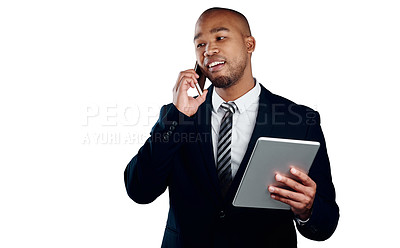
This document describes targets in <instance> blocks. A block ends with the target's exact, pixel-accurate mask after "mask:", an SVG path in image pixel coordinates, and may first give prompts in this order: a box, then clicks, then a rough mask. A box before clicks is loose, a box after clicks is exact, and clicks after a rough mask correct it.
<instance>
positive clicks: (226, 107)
mask: <svg viewBox="0 0 400 248" xmlns="http://www.w3.org/2000/svg"><path fill="white" fill-rule="evenodd" d="M221 107H222V108H223V109H224V110H225V111H229V112H231V113H232V114H234V113H235V110H236V104H235V103H234V102H223V103H222V104H221Z"/></svg>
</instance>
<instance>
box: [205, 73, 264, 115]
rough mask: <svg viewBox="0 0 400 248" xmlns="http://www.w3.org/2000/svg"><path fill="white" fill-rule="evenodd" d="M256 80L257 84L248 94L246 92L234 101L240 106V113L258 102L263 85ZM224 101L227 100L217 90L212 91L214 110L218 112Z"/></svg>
mask: <svg viewBox="0 0 400 248" xmlns="http://www.w3.org/2000/svg"><path fill="white" fill-rule="evenodd" d="M254 81H255V82H256V85H255V86H254V87H253V88H252V89H251V90H250V91H248V92H247V93H246V94H244V95H243V96H241V97H239V98H238V99H236V100H235V101H234V102H235V104H236V106H237V108H238V111H239V114H240V113H243V112H245V111H246V109H247V108H248V107H249V106H250V105H252V104H253V103H255V102H258V99H259V96H260V93H261V86H260V84H259V83H258V81H257V80H256V79H255V78H254ZM223 102H225V101H224V100H223V99H222V98H221V97H220V96H219V95H218V93H217V92H216V91H215V90H213V93H212V105H213V111H214V112H218V109H219V107H220V106H221V104H222V103H223Z"/></svg>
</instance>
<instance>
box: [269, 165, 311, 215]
mask: <svg viewBox="0 0 400 248" xmlns="http://www.w3.org/2000/svg"><path fill="white" fill-rule="evenodd" d="M290 173H291V174H292V175H294V176H295V177H296V178H298V180H299V182H296V181H295V180H293V179H291V178H289V177H285V176H283V175H281V174H276V176H275V179H276V181H278V182H280V183H282V184H284V185H286V186H288V187H290V188H291V189H293V190H294V191H291V190H286V189H283V188H279V187H276V186H269V187H268V190H269V192H271V197H272V198H273V199H275V200H277V201H281V202H283V203H286V204H288V205H290V206H291V209H292V212H293V213H294V214H295V215H297V216H298V217H299V218H300V219H301V220H307V219H308V218H310V216H311V209H312V206H313V203H314V199H315V192H316V191H317V184H316V183H315V182H314V181H313V180H312V179H311V178H310V177H309V176H308V175H307V174H306V173H304V172H302V171H300V170H298V169H296V168H294V167H292V168H291V169H290Z"/></svg>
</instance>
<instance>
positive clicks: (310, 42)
mask: <svg viewBox="0 0 400 248" xmlns="http://www.w3.org/2000/svg"><path fill="white" fill-rule="evenodd" d="M214 6H222V7H230V8H233V9H236V10H239V11H241V12H242V13H243V14H245V15H246V16H247V17H248V19H249V22H250V25H251V28H252V32H253V35H254V37H255V38H256V41H257V46H256V50H255V53H254V55H253V61H252V62H253V74H254V76H255V77H256V78H257V79H258V80H259V81H260V82H262V83H263V85H264V86H265V87H267V88H268V89H269V90H271V91H272V92H274V93H276V94H279V95H282V96H285V97H287V98H289V99H291V100H293V101H295V102H297V103H301V104H304V105H308V106H310V107H312V108H314V109H316V110H318V111H319V112H320V114H321V118H322V128H323V130H324V133H325V137H326V141H327V146H328V152H329V155H330V159H331V166H332V175H333V180H334V183H335V186H336V189H337V202H338V204H339V206H340V209H341V211H340V213H341V218H340V221H339V226H338V228H337V231H336V232H335V234H334V235H333V236H332V237H331V238H330V239H329V240H328V241H325V242H322V243H318V242H314V241H309V240H306V239H305V238H303V237H301V236H300V237H299V240H298V244H299V247H339V246H343V245H345V246H346V247H356V246H357V247H365V246H373V247H378V246H380V247H394V246H395V244H396V243H398V241H397V239H398V223H399V221H400V218H399V214H398V209H397V208H398V204H397V203H398V199H397V198H398V192H397V189H398V188H399V187H398V174H399V172H400V171H399V160H398V147H399V146H398V144H397V142H398V140H399V138H400V137H399V131H398V126H399V117H398V113H399V110H398V109H399V104H398V99H396V97H397V94H398V93H397V91H396V90H395V86H396V85H398V84H399V83H400V73H399V69H400V46H399V44H400V32H399V30H400V29H399V26H400V25H399V23H400V15H399V12H400V8H399V6H398V3H397V2H396V1H384V0H381V1H351V0H346V1H342V0H336V1H329V2H327V1H239V3H235V2H234V1H196V2H195V1H193V2H189V1H180V2H178V1H141V2H140V3H138V2H134V1H118V0H114V1H89V0H79V1H74V0H70V1H43V0H41V1H18V0H15V1H2V2H1V3H0V83H1V90H0V108H1V113H0V115H1V122H0V123H1V129H0V138H1V143H0V144H1V156H0V159H1V161H0V166H1V167H0V168H1V169H0V170H1V171H0V202H1V203H0V235H1V236H0V247H159V246H160V244H161V240H162V235H163V230H164V227H165V222H166V217H167V211H168V196H167V194H164V195H162V196H161V197H159V198H158V199H157V200H156V201H155V202H153V203H152V204H149V205H143V206H142V205H138V204H136V203H134V202H133V201H131V200H130V199H129V197H128V196H127V195H126V193H125V188H124V183H123V171H124V169H125V166H126V164H127V163H128V162H129V160H130V159H131V158H132V157H133V156H134V155H135V154H136V152H137V150H138V149H139V147H140V146H141V145H142V144H143V142H144V139H145V138H147V136H148V134H149V131H150V129H151V127H152V126H153V124H154V123H155V121H156V119H157V116H158V110H159V108H160V107H161V106H162V105H163V104H166V103H169V102H171V101H172V92H171V90H172V87H173V85H174V84H175V80H176V78H177V76H178V73H179V71H181V70H185V69H188V68H192V67H193V65H194V62H195V55H194V46H193V43H192V39H193V34H194V24H195V22H196V20H197V18H198V16H199V15H200V13H201V12H202V11H203V10H205V9H207V8H209V7H214ZM396 229H397V230H396Z"/></svg>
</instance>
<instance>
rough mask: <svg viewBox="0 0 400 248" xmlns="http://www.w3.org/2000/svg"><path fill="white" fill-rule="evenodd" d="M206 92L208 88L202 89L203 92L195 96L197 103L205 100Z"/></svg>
mask: <svg viewBox="0 0 400 248" xmlns="http://www.w3.org/2000/svg"><path fill="white" fill-rule="evenodd" d="M207 93H208V90H203V94H202V95H201V96H198V97H197V98H196V101H197V102H198V103H199V105H200V104H202V103H203V102H204V101H205V100H206V98H207Z"/></svg>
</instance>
